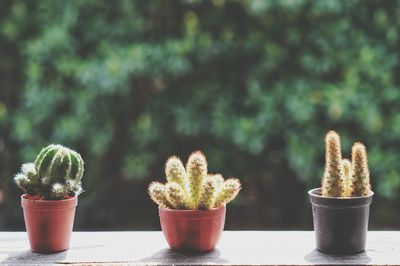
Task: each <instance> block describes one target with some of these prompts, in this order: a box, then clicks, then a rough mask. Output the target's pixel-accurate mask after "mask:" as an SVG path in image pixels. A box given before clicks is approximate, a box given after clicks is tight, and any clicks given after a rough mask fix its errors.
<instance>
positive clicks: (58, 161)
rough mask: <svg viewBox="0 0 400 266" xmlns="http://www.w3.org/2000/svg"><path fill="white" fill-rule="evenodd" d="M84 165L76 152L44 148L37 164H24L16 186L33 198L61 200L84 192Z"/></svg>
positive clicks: (58, 148)
mask: <svg viewBox="0 0 400 266" xmlns="http://www.w3.org/2000/svg"><path fill="white" fill-rule="evenodd" d="M83 172H84V162H83V160H82V157H81V156H80V154H79V153H77V152H76V151H73V150H71V149H69V148H67V147H64V146H62V145H55V144H51V145H49V146H47V147H45V148H43V149H42V150H41V151H40V153H39V155H38V156H37V158H36V160H35V162H34V163H28V164H24V165H22V167H21V172H20V173H18V174H17V175H16V176H15V177H14V181H15V183H16V184H17V185H18V186H19V187H20V188H21V189H23V190H24V191H25V192H26V193H28V194H30V195H39V196H40V197H41V198H42V199H47V200H57V199H64V198H65V197H67V196H76V195H79V194H80V193H81V192H82V186H81V180H82V176H83Z"/></svg>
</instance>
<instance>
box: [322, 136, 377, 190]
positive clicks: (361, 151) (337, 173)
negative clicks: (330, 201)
mask: <svg viewBox="0 0 400 266" xmlns="http://www.w3.org/2000/svg"><path fill="white" fill-rule="evenodd" d="M325 145H326V154H325V160H326V163H325V172H324V176H323V178H322V195H323V196H325V197H360V196H368V195H370V194H371V184H370V176H369V174H370V173H369V169H368V158H367V150H366V148H365V146H364V144H362V143H360V142H356V143H354V144H353V147H352V149H351V162H350V161H349V160H348V159H344V160H342V153H341V147H340V138H339V135H338V134H337V133H336V132H335V131H329V132H328V134H327V135H326V138H325Z"/></svg>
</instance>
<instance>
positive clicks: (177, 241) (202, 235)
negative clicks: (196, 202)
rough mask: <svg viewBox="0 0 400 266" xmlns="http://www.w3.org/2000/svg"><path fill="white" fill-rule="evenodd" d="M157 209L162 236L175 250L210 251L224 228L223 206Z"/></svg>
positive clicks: (224, 210) (224, 211) (187, 251)
mask: <svg viewBox="0 0 400 266" xmlns="http://www.w3.org/2000/svg"><path fill="white" fill-rule="evenodd" d="M158 210H159V214H160V222H161V228H162V231H163V232H164V236H165V238H166V239H167V242H168V244H169V246H170V248H171V249H173V250H175V251H179V252H184V253H204V252H209V251H212V250H213V249H214V248H215V246H216V245H217V243H218V240H219V238H220V236H221V233H222V231H223V230H224V224H225V213H226V208H225V206H223V207H219V208H215V209H211V210H170V209H164V208H158Z"/></svg>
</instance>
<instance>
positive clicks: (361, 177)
mask: <svg viewBox="0 0 400 266" xmlns="http://www.w3.org/2000/svg"><path fill="white" fill-rule="evenodd" d="M351 160H352V163H353V166H352V171H351V177H352V181H353V185H352V186H353V191H352V196H367V195H369V194H370V193H371V185H370V177H369V169H368V158H367V149H366V148H365V146H364V145H363V144H362V143H360V142H357V143H354V145H353V147H352V149H351Z"/></svg>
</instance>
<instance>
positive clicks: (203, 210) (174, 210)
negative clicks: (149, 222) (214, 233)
mask: <svg viewBox="0 0 400 266" xmlns="http://www.w3.org/2000/svg"><path fill="white" fill-rule="evenodd" d="M225 208H226V205H222V206H220V207H216V208H212V209H208V210H206V209H196V210H177V209H168V208H163V207H161V206H158V209H159V210H163V211H165V212H186V213H189V212H192V213H194V212H212V211H216V210H220V209H225Z"/></svg>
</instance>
